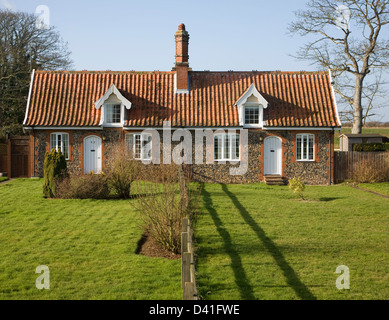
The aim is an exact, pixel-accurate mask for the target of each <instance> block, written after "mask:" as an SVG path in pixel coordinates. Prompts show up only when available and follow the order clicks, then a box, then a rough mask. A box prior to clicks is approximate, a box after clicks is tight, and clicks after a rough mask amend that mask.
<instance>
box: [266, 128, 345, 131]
mask: <svg viewBox="0 0 389 320" xmlns="http://www.w3.org/2000/svg"><path fill="white" fill-rule="evenodd" d="M340 129H341V128H340V127H263V130H317V131H331V130H340Z"/></svg>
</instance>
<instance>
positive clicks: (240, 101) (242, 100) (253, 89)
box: [235, 83, 269, 109]
mask: <svg viewBox="0 0 389 320" xmlns="http://www.w3.org/2000/svg"><path fill="white" fill-rule="evenodd" d="M251 95H254V97H256V98H257V99H258V102H259V104H262V105H263V107H264V108H265V109H266V108H267V106H268V105H269V103H268V102H267V101H266V99H265V98H264V97H263V96H262V95H261V94H260V93H259V91H258V90H257V88H256V87H255V85H254V83H252V84H251V85H250V87H249V88H248V89H247V90H246V92H245V93H244V94H243V95H242V96H241V97H240V98H239V99H238V101H236V102H235V105H236V106H238V107H239V106H241V105H243V104H245V103H246V101H247V99H248V98H249V97H250V96H251Z"/></svg>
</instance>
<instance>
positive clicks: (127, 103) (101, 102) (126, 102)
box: [95, 84, 132, 110]
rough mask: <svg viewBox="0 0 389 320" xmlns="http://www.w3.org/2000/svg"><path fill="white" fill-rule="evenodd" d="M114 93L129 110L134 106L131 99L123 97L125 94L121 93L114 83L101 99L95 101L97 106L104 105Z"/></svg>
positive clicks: (97, 107) (98, 107)
mask: <svg viewBox="0 0 389 320" xmlns="http://www.w3.org/2000/svg"><path fill="white" fill-rule="evenodd" d="M112 93H113V94H114V95H115V96H116V97H117V98H118V99H119V100H120V101H121V102H122V105H124V106H125V107H126V109H127V110H130V109H131V107H132V103H131V101H129V100H127V99H126V98H125V97H123V95H122V94H121V93H120V91H119V90H118V88H116V86H115V85H114V84H112V85H111V86H110V87H109V89H108V90H107V92H106V93H105V94H104V95H103V96H102V97H101V98H100V99H99V100H97V101H96V102H95V108H96V109H100V107H102V106H103V105H104V103H105V101H106V100H107V99H108V98H109V96H110V95H111V94H112Z"/></svg>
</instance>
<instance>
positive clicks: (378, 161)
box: [352, 153, 389, 183]
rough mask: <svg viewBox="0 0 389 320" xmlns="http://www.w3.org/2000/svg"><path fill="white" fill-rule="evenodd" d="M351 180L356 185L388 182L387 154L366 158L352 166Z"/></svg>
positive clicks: (388, 158)
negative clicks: (356, 183)
mask: <svg viewBox="0 0 389 320" xmlns="http://www.w3.org/2000/svg"><path fill="white" fill-rule="evenodd" d="M352 180H353V181H355V182H358V183H374V182H384V181H389V153H385V154H382V156H380V155H378V154H376V155H375V156H366V157H364V158H361V159H359V160H358V161H356V162H355V163H354V164H353V165H352Z"/></svg>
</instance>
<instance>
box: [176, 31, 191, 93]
mask: <svg viewBox="0 0 389 320" xmlns="http://www.w3.org/2000/svg"><path fill="white" fill-rule="evenodd" d="M174 37H175V39H176V63H175V66H174V68H173V71H176V93H189V79H188V71H192V69H190V68H189V56H188V46H189V33H188V31H186V30H185V25H184V24H183V23H181V24H180V25H179V26H178V30H177V32H176V34H175V36H174Z"/></svg>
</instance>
